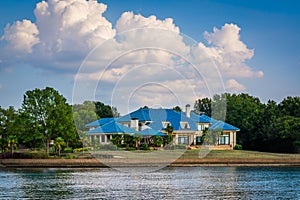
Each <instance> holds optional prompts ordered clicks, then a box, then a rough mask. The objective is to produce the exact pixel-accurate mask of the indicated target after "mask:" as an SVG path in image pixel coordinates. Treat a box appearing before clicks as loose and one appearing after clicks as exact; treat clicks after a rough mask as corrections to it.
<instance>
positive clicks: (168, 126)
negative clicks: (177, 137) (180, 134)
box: [165, 124, 174, 135]
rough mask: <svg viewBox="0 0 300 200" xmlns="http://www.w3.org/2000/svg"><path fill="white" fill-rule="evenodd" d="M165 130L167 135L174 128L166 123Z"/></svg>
mask: <svg viewBox="0 0 300 200" xmlns="http://www.w3.org/2000/svg"><path fill="white" fill-rule="evenodd" d="M165 131H166V132H167V133H168V135H172V133H173V131H174V128H173V126H171V125H170V124H168V125H167V127H166V128H165Z"/></svg>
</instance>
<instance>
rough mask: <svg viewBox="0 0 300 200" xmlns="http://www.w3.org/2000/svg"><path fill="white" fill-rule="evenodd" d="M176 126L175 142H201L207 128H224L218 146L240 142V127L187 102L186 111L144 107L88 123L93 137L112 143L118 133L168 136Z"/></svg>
mask: <svg viewBox="0 0 300 200" xmlns="http://www.w3.org/2000/svg"><path fill="white" fill-rule="evenodd" d="M168 125H169V126H171V127H172V128H173V131H172V137H173V144H185V145H199V144H200V143H201V136H202V135H203V133H204V131H205V130H211V131H214V130H221V131H222V134H220V135H218V138H217V145H216V148H219V149H232V148H233V147H234V146H235V145H236V133H237V132H238V131H239V129H238V128H237V127H235V126H233V125H230V124H228V123H225V122H223V121H218V120H215V119H213V118H210V117H208V116H207V115H204V114H201V115H198V114H196V113H194V112H192V111H191V109H190V105H186V110H185V112H177V111H175V110H172V109H162V108H160V109H152V108H140V109H138V110H136V111H133V112H131V113H129V114H127V115H125V116H123V117H120V118H102V119H100V120H97V121H94V122H91V123H89V124H87V125H86V127H87V128H88V129H89V131H88V136H89V137H90V139H91V140H93V139H94V138H98V139H99V141H100V143H109V140H110V139H111V137H112V135H114V134H131V135H134V134H136V133H139V134H141V135H142V137H143V138H146V137H152V136H154V135H158V136H164V135H166V134H168V133H167V131H166V130H165V129H166V128H167V127H168Z"/></svg>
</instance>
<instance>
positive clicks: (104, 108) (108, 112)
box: [95, 101, 114, 118]
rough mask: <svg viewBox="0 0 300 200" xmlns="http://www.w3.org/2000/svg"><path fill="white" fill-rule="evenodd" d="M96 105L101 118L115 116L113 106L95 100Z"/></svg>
mask: <svg viewBox="0 0 300 200" xmlns="http://www.w3.org/2000/svg"><path fill="white" fill-rule="evenodd" d="M95 107H96V114H97V115H98V117H100V118H108V117H113V116H114V115H113V111H112V108H111V107H110V106H109V105H105V104H104V103H102V102H99V101H97V102H95Z"/></svg>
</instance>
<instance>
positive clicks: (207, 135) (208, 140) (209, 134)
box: [201, 129, 223, 145]
mask: <svg viewBox="0 0 300 200" xmlns="http://www.w3.org/2000/svg"><path fill="white" fill-rule="evenodd" d="M222 134H223V132H222V130H221V129H215V130H209V129H206V130H205V131H203V135H202V138H201V140H202V143H204V144H206V145H218V143H219V138H220V136H221V135H222Z"/></svg>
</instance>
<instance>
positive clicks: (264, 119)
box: [194, 93, 300, 152]
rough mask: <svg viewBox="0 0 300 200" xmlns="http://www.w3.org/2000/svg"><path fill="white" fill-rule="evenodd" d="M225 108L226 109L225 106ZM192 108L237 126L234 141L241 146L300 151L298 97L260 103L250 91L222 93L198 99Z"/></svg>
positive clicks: (299, 101)
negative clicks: (244, 92)
mask: <svg viewBox="0 0 300 200" xmlns="http://www.w3.org/2000/svg"><path fill="white" fill-rule="evenodd" d="M224 108H225V109H224ZM194 110H195V112H198V113H199V112H203V113H205V114H207V115H209V116H211V115H213V117H214V118H221V119H222V118H224V116H225V121H226V122H228V123H230V124H232V125H234V126H236V127H238V128H240V132H238V133H237V143H238V144H241V145H242V146H243V149H248V150H258V151H271V152H300V97H290V96H289V97H287V98H285V99H283V100H282V101H281V102H280V103H276V102H275V101H273V100H269V101H268V102H267V103H262V102H261V101H260V100H259V99H258V98H256V97H253V96H250V95H249V94H238V95H237V94H227V93H226V94H222V95H215V96H213V98H212V99H210V98H203V99H198V100H197V101H196V102H195V105H194Z"/></svg>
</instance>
